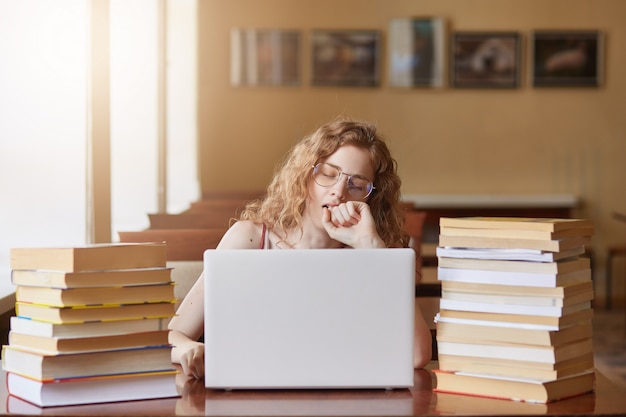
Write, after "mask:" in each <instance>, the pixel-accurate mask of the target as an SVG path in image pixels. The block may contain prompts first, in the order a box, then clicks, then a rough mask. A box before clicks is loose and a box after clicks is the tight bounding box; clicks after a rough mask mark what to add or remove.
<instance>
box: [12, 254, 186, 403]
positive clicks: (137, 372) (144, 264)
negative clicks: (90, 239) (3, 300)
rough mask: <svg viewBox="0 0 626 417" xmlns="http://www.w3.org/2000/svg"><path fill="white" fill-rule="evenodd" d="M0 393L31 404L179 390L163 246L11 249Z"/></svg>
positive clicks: (143, 396) (146, 395) (168, 272)
mask: <svg viewBox="0 0 626 417" xmlns="http://www.w3.org/2000/svg"><path fill="white" fill-rule="evenodd" d="M11 268H12V273H11V279H12V282H13V284H14V285H16V294H15V297H16V304H15V311H16V315H15V316H14V317H11V323H10V332H9V343H8V345H5V346H3V348H2V367H3V369H4V370H5V372H6V377H7V378H6V379H7V390H8V392H9V394H10V395H13V396H16V397H19V398H21V399H23V400H26V401H28V402H31V403H33V404H35V405H38V406H42V407H45V406H59V405H73V404H87V403H101V402H111V401H127V400H136V399H148V398H163V397H173V396H178V394H177V391H176V384H175V374H176V371H175V369H174V368H173V366H172V362H171V345H170V344H169V343H168V331H167V322H168V321H169V319H170V318H171V317H172V316H173V315H174V308H175V297H174V289H173V283H172V282H171V269H170V268H167V267H166V247H165V244H162V243H141V244H100V245H88V246H83V247H73V248H20V249H12V250H11Z"/></svg>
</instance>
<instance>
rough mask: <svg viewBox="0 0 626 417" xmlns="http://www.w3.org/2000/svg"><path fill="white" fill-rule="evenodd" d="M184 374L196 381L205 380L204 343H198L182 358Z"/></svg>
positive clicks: (181, 364) (181, 363)
mask: <svg viewBox="0 0 626 417" xmlns="http://www.w3.org/2000/svg"><path fill="white" fill-rule="evenodd" d="M180 366H181V367H182V368H183V374H185V375H188V376H191V377H194V378H196V379H202V378H204V343H196V344H195V345H194V346H193V347H191V348H189V349H187V350H186V351H185V353H183V354H182V355H181V356H180Z"/></svg>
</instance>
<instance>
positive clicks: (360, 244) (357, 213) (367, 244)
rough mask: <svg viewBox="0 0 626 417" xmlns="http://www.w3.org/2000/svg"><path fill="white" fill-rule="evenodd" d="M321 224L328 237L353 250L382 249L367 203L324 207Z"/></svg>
mask: <svg viewBox="0 0 626 417" xmlns="http://www.w3.org/2000/svg"><path fill="white" fill-rule="evenodd" d="M322 224H323V225H324V229H326V232H327V233H328V235H329V236H330V237H331V238H332V239H334V240H337V241H339V242H341V243H343V244H345V245H348V246H350V247H353V248H382V247H385V244H384V242H383V241H382V239H381V238H380V236H378V232H377V231H376V224H375V222H374V217H373V216H372V212H371V211H370V207H369V206H368V205H367V203H364V202H362V201H348V202H347V203H341V204H339V205H337V206H333V207H324V209H323V211H322Z"/></svg>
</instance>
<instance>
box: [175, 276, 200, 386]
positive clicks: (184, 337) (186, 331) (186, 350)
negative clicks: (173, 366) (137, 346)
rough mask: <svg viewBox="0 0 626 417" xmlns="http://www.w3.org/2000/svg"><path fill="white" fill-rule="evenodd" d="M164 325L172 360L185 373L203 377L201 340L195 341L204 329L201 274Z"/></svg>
mask: <svg viewBox="0 0 626 417" xmlns="http://www.w3.org/2000/svg"><path fill="white" fill-rule="evenodd" d="M168 329H169V330H170V332H169V342H170V343H171V344H172V345H173V348H172V362H174V363H179V364H180V365H181V367H182V368H183V373H184V374H185V375H189V376H193V377H194V378H202V377H204V344H202V343H200V342H198V339H199V338H200V336H202V332H203V330H204V275H203V274H200V277H199V278H198V279H197V280H196V282H195V284H194V285H193V286H192V287H191V289H190V290H189V292H188V293H187V295H186V296H185V298H184V299H183V301H182V302H181V304H180V306H179V307H178V310H177V311H176V316H174V317H173V318H172V320H170V323H169V325H168Z"/></svg>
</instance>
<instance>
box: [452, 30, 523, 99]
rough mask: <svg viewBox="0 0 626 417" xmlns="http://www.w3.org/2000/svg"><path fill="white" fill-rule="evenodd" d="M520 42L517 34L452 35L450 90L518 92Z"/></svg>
mask: <svg viewBox="0 0 626 417" xmlns="http://www.w3.org/2000/svg"><path fill="white" fill-rule="evenodd" d="M521 42H522V38H521V35H520V34H519V33H518V32H453V33H452V36H451V42H450V55H451V57H450V61H451V66H450V85H451V86H452V87H453V88H517V87H519V85H520V69H521V65H520V60H521V53H520V51H521Z"/></svg>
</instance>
